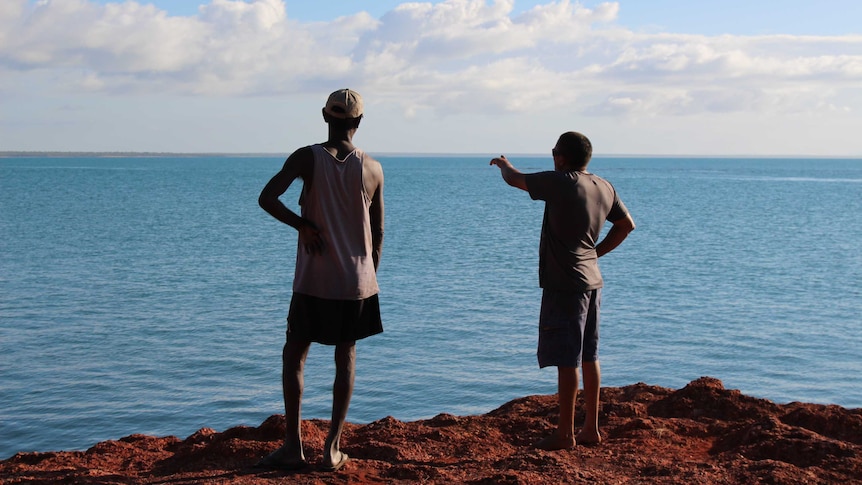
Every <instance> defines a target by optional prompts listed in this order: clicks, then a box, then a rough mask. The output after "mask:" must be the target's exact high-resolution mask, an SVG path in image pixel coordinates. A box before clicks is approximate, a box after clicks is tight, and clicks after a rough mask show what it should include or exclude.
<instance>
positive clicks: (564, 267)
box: [491, 131, 635, 450]
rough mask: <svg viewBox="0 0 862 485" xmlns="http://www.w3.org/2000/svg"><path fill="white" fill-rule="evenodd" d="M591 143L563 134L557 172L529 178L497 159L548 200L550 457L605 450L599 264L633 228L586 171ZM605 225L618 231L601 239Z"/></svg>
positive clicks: (545, 308) (545, 311)
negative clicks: (580, 397)
mask: <svg viewBox="0 0 862 485" xmlns="http://www.w3.org/2000/svg"><path fill="white" fill-rule="evenodd" d="M592 152H593V149H592V144H591V143H590V141H589V139H587V137H586V136H584V135H582V134H580V133H576V132H571V131H570V132H567V133H563V134H562V135H561V136H560V138H559V139H558V140H557V144H556V146H555V147H554V148H553V150H552V154H553V157H554V171H547V172H538V173H533V174H523V173H521V172H519V171H518V170H517V169H515V168H514V166H512V163H511V162H509V160H507V159H506V157H505V156H503V155H501V156H500V157H499V158H495V159H493V160H491V165H496V166H497V167H499V168H500V174H501V175H502V176H503V180H505V181H506V183H508V184H509V185H511V186H513V187H517V188H519V189H521V190H525V191H527V192H529V194H530V197H531V198H532V199H533V200H543V201H545V214H544V219H543V221H542V235H541V240H540V242H539V286H541V287H542V306H541V311H540V315H539V346H538V347H539V349H538V352H537V356H538V360H539V367H547V366H556V367H557V385H558V400H559V406H560V416H559V421H558V422H557V429H556V430H555V431H554V433H553V434H551V435H550V436H548V437H546V438H544V439H542V440H540V441H539V442H537V443H536V444H535V446H536V447H537V448H541V449H545V450H559V449H568V448H573V447H574V446H575V445H576V444H577V443H578V442H580V443H582V444H588V443H599V442H600V441H601V440H602V436H601V434H600V433H599V387H600V385H601V370H600V368H599V355H598V343H599V309H600V306H601V288H602V286H603V282H602V275H601V272H600V271H599V266H598V258H599V257H601V256H604V255H605V254H607V253H609V252H611V251H612V250H613V249H614V248H616V247H617V246H619V244H620V243H622V242H623V240H624V239H625V238H626V237H627V236H628V234H629V233H630V232H631V231H632V230H634V228H635V224H634V220H632V217H631V215H629V212H628V210H627V209H626V207H625V205H623V203H622V201H621V200H620V199H619V197H617V193H616V190H614V187H613V186H612V185H611V184H610V183H609V182H608V181H606V180H604V179H603V178H601V177H599V176H597V175H595V174H592V173H589V172H587V164H588V163H589V161H590V158H592ZM605 221H610V222H611V224H612V227H611V228H610V230H609V231H608V233H607V234H606V236H605V237H604V239H602V240H601V242H598V243H597V241H598V240H599V237H600V234H601V231H602V227H603V225H604V223H605ZM581 362H583V377H584V400H585V403H586V419H585V421H584V425H583V428H582V429H581V431H580V432H579V433H578V435H577V437H576V436H575V432H574V430H575V427H574V426H575V424H574V421H575V397H576V395H577V392H578V367H579V365H580V364H581Z"/></svg>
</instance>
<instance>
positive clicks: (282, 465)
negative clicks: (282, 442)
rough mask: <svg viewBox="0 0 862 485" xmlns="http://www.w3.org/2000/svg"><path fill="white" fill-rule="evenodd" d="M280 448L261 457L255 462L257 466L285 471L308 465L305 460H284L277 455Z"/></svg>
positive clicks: (300, 468)
mask: <svg viewBox="0 0 862 485" xmlns="http://www.w3.org/2000/svg"><path fill="white" fill-rule="evenodd" d="M279 451H280V450H276V451H274V452H272V453H270V454H268V455H266V456H265V457H263V458H261V459H260V461H258V462H257V463H255V465H254V467H255V468H269V469H273V470H284V471H296V470H302V469H303V468H305V467H307V466H308V462H306V461H305V460H299V461H282V460H281V458H279V457H278V456H277V454H278V452H279Z"/></svg>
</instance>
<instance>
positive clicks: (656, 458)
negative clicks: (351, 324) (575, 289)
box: [0, 377, 862, 484]
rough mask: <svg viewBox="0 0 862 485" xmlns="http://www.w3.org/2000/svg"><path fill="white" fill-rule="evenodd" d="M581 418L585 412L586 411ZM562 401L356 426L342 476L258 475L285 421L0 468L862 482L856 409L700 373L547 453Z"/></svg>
mask: <svg viewBox="0 0 862 485" xmlns="http://www.w3.org/2000/svg"><path fill="white" fill-rule="evenodd" d="M578 410H579V416H578V420H582V419H583V403H582V402H579V403H578ZM556 414H557V410H556V397H555V396H528V397H524V398H521V399H516V400H514V401H511V402H508V403H506V404H504V405H502V406H500V407H499V408H497V409H495V410H493V411H491V412H489V413H487V414H484V415H481V416H452V415H448V414H440V415H438V416H435V417H433V418H431V419H427V420H420V421H414V422H402V421H398V420H397V419H394V418H392V417H386V418H383V419H381V420H378V421H375V422H373V423H368V424H365V425H357V424H352V423H348V424H347V426H346V428H345V433H344V437H343V444H344V445H343V446H344V450H345V451H346V452H347V453H348V454H350V456H351V461H350V462H349V463H348V464H347V465H346V466H345V467H344V468H343V469H342V470H340V471H338V472H334V473H332V472H325V471H322V470H321V469H319V468H317V467H315V466H311V467H309V468H307V469H306V470H304V471H303V472H301V473H295V472H294V473H289V472H278V471H268V470H259V469H255V468H254V467H253V465H254V463H255V462H256V461H257V460H258V459H259V458H260V457H262V456H264V455H266V454H267V453H268V452H269V451H271V450H274V449H275V448H276V447H278V446H279V445H280V439H281V436H282V435H283V432H284V417H283V416H280V415H275V416H272V417H270V418H268V419H267V420H266V421H264V422H263V423H262V424H261V425H260V426H259V427H256V428H252V427H245V426H239V427H235V428H230V429H228V430H226V431H223V432H221V433H218V432H216V431H214V430H212V429H208V428H204V429H201V430H200V431H198V432H196V433H194V434H192V435H191V436H189V437H188V438H186V439H184V440H181V439H179V438H176V437H172V436H170V437H152V436H143V435H132V436H128V437H125V438H122V439H120V440H116V441H105V442H102V443H98V444H96V445H95V446H93V447H92V448H90V449H89V450H87V451H83V452H78V451H75V452H51V453H19V454H17V455H15V456H13V457H11V458H9V459H8V460H4V461H2V462H0V482H2V483H3V484H18V483H40V482H67V483H81V484H97V483H98V484H105V483H177V484H180V483H202V482H218V483H228V484H264V483H279V482H282V481H284V480H285V479H286V478H287V479H288V481H289V482H290V483H298V484H318V483H327V484H341V483H344V484H346V483H360V484H361V483H417V482H421V483H441V484H443V483H446V484H449V483H468V484H546V483H583V482H595V483H627V482H637V483H678V484H683V483H685V484H689V483H699V484H711V483H715V484H718V483H722V484H724V483H781V484H803V483H805V484H810V483H862V409H845V408H842V407H840V406H834V405H831V406H826V405H818V404H805V403H790V404H784V405H779V404H775V403H773V402H771V401H768V400H764V399H756V398H752V397H749V396H745V395H742V394H741V393H740V392H738V391H735V390H727V389H725V388H724V386H723V385H722V383H721V381H719V380H718V379H713V378H707V377H704V378H700V379H697V380H695V381H692V382H691V383H689V384H688V385H687V386H685V387H684V388H683V389H679V390H672V389H666V388H661V387H656V386H649V385H646V384H643V383H638V384H634V385H631V386H626V387H621V388H604V389H602V411H601V415H600V421H601V427H602V431H603V433H604V437H605V440H604V442H603V443H602V444H601V445H598V446H579V447H577V448H576V449H574V450H571V451H555V452H547V451H541V450H536V449H533V448H531V447H530V444H531V443H533V442H535V441H536V440H538V439H539V438H540V437H542V436H544V435H545V434H546V433H548V432H549V431H550V430H552V429H553V427H554V424H555V422H556ZM328 425H329V423H328V422H327V421H324V420H306V421H303V435H304V439H305V443H306V455H307V458H308V459H309V460H310V461H311V462H312V463H315V462H316V461H318V460H319V459H320V456H321V449H322V447H323V441H324V438H325V436H326V431H327V429H328Z"/></svg>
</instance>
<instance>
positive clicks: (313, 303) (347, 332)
mask: <svg viewBox="0 0 862 485" xmlns="http://www.w3.org/2000/svg"><path fill="white" fill-rule="evenodd" d="M362 114H363V104H362V98H361V97H360V96H359V93H357V92H355V91H352V90H350V89H341V90H338V91H336V92H334V93H332V94H331V95H330V96H329V99H328V100H327V103H326V106H325V107H324V108H323V119H324V121H326V123H327V125H328V126H329V138H328V139H327V141H326V142H324V143H321V144H316V145H311V146H307V147H304V148H300V149H299V150H297V151H295V152H294V153H293V154H291V155H290V156H289V157H288V159H287V161H286V162H285V163H284V167H282V169H281V171H280V172H278V173H277V174H276V175H275V176H274V177H273V178H272V179H271V180H270V181H269V183H268V184H267V185H266V186H265V187H264V188H263V191H262V192H261V194H260V198H259V203H260V206H261V207H262V208H263V209H264V210H266V211H267V212H268V213H269V214H270V215H272V216H273V217H275V218H276V219H278V220H279V221H281V222H283V223H285V224H287V225H289V226H291V227H293V228H294V229H296V230H297V231H298V233H299V237H298V241H297V251H296V271H295V275H294V281H293V296H292V298H291V302H290V309H289V310H288V316H287V343H286V344H285V345H284V351H283V369H282V371H283V377H282V384H283V388H284V407H285V417H286V424H287V430H286V435H285V440H284V445H283V446H282V447H281V448H279V449H277V450H275V451H274V452H273V453H271V454H270V455H268V456H266V457H265V458H264V459H262V460H261V461H260V462H259V463H258V465H259V466H262V467H268V468H280V469H300V468H303V467H305V466H306V461H305V454H304V451H303V447H302V437H301V433H300V423H301V412H300V410H301V404H302V388H303V367H304V365H305V358H306V356H307V355H308V349H309V347H310V345H311V343H312V342H317V343H321V344H326V345H333V346H334V347H335V365H336V367H335V383H334V385H333V389H332V423H331V425H330V429H329V434H328V435H327V437H326V441H325V444H324V449H323V461H322V465H321V466H322V467H323V469H325V470H337V469H339V468H341V467H342V466H343V465H344V463H346V462H347V459H348V457H347V454H345V453H344V452H342V451H341V450H340V438H341V432H342V429H343V427H344V422H345V420H346V418H347V409H348V407H349V405H350V398H351V396H352V394H353V380H354V374H355V361H356V345H355V344H356V341H357V340H360V339H363V338H365V337H368V336H371V335H375V334H378V333H380V332H382V331H383V326H382V323H381V320H380V305H379V302H378V299H377V293H378V287H377V266H378V264H379V263H380V251H381V249H382V247H383V169H382V167H381V165H380V163H379V162H378V161H377V160H374V159H373V158H371V157H370V156H368V155H367V154H365V153H364V152H363V151H362V150H360V149H359V148H356V147H355V146H354V145H353V135H354V134H355V133H356V130H357V129H358V128H359V123H360V121H361V119H362ZM297 178H299V179H302V195H301V196H300V200H299V204H300V206H301V215H298V214H296V212H294V211H292V210H291V209H289V208H288V207H287V206H285V205H284V204H283V203H282V202H281V200H280V199H279V197H280V196H281V195H282V194H284V193H285V191H287V189H288V187H289V186H290V185H291V184H292V183H293V182H294V181H295V180H296V179H297Z"/></svg>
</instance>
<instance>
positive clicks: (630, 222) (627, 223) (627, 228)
mask: <svg viewBox="0 0 862 485" xmlns="http://www.w3.org/2000/svg"><path fill="white" fill-rule="evenodd" d="M614 227H616V228H617V229H618V230H619V231H621V232H622V233H624V234H626V235H628V234H629V233H630V232H632V231H634V230H635V227H637V226H635V221H634V219H632V216H631V215H626V217H623V218H622V219H620V220H619V221H616V222H615V223H614Z"/></svg>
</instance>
